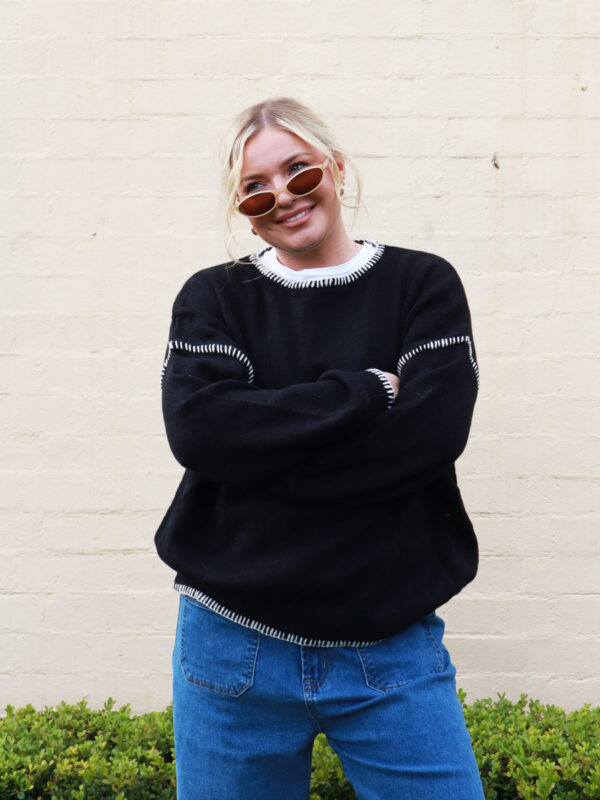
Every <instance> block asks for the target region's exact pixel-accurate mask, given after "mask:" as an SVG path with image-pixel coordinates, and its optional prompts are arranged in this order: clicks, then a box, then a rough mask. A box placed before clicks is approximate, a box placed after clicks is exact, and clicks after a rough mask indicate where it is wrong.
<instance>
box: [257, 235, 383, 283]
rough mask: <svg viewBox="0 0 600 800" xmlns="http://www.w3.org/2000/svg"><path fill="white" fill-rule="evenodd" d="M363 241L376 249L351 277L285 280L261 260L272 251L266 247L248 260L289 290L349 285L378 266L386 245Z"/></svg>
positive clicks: (335, 276) (266, 275) (336, 276)
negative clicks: (268, 251)
mask: <svg viewBox="0 0 600 800" xmlns="http://www.w3.org/2000/svg"><path fill="white" fill-rule="evenodd" d="M361 241H363V242H367V243H368V244H372V245H373V246H374V247H375V248H376V249H375V252H374V253H373V255H372V256H371V257H370V258H369V260H368V261H365V263H364V264H361V265H360V267H357V268H356V269H355V270H354V271H353V272H351V273H350V274H349V275H334V276H333V277H331V278H311V279H309V280H292V279H291V278H284V277H283V275H279V274H278V273H277V272H274V271H273V270H272V269H270V268H269V267H268V266H267V265H266V264H265V263H264V262H263V261H262V260H261V256H262V255H263V254H264V253H266V252H267V250H269V249H270V248H269V247H265V249H264V250H261V251H260V252H259V253H252V254H251V255H250V256H248V258H249V259H250V261H251V262H252V263H253V264H254V266H255V267H256V269H257V270H258V271H259V272H261V273H262V274H263V275H264V276H265V277H267V278H270V279H271V280H273V281H275V283H279V284H280V285H281V286H286V287H287V288H288V289H304V288H305V287H314V286H319V287H324V286H341V285H344V284H347V283H352V282H353V281H355V280H356V279H357V278H360V276H361V275H364V273H365V272H367V271H368V270H370V269H371V267H372V266H373V264H376V263H377V261H379V259H380V258H381V256H382V254H383V251H384V248H385V245H383V244H381V242H376V241H373V240H372V239H362V240H361Z"/></svg>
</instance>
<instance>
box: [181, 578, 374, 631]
mask: <svg viewBox="0 0 600 800" xmlns="http://www.w3.org/2000/svg"><path fill="white" fill-rule="evenodd" d="M174 588H175V589H176V590H177V591H178V592H179V593H180V594H184V595H186V597H191V598H193V599H194V600H197V601H198V603H201V604H202V605H203V606H206V608H209V609H210V610H211V611H214V612H215V614H219V615H220V616H222V617H226V618H227V619H228V620H230V621H231V622H237V624H238V625H243V626H244V628H251V629H252V630H254V631H258V632H259V633H264V634H265V635H266V636H273V637H274V638H275V639H282V640H283V641H285V642H291V643H292V644H301V645H305V646H307V647H370V646H371V645H373V644H377V643H378V642H381V641H383V640H382V639H377V641H370V642H346V641H338V642H332V641H329V640H328V639H307V638H305V637H304V636H296V635H295V634H293V633H284V632H283V631H279V630H277V628H271V627H270V626H269V625H264V624H263V623H262V622H256V621H255V620H252V619H249V618H248V617H244V616H243V615H242V614H236V612H235V611H231V610H230V609H228V608H226V607H225V606H223V605H221V603H218V602H217V601H216V600H213V599H212V597H209V596H208V595H207V594H204V592H201V591H200V590H199V589H194V588H192V587H191V586H186V584H185V583H177V582H175V584H174Z"/></svg>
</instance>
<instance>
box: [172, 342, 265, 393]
mask: <svg viewBox="0 0 600 800" xmlns="http://www.w3.org/2000/svg"><path fill="white" fill-rule="evenodd" d="M177 350H179V351H184V352H186V353H218V354H220V355H226V356H232V357H233V358H237V359H238V361H241V362H242V364H244V366H245V367H247V369H248V383H253V382H254V367H253V366H252V362H251V361H250V359H249V358H248V356H247V355H245V354H244V353H242V351H241V350H238V348H237V347H233V345H230V344H190V343H189V342H180V341H170V342H169V345H168V353H167V357H166V358H165V363H164V364H163V367H162V372H161V376H160V383H161V386H162V383H163V380H164V377H165V372H166V371H167V365H168V363H169V360H170V358H171V354H172V353H173V351H177Z"/></svg>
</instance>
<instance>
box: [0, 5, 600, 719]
mask: <svg viewBox="0 0 600 800" xmlns="http://www.w3.org/2000/svg"><path fill="white" fill-rule="evenodd" d="M0 39H1V42H0V61H1V67H0V72H1V79H0V83H1V87H2V98H3V99H2V102H1V116H2V132H1V134H0V175H1V184H0V191H1V193H2V201H3V202H2V214H1V221H0V246H1V248H2V256H1V264H2V274H1V278H0V281H1V284H0V296H1V297H2V312H1V317H0V330H1V335H2V343H1V348H0V358H1V370H0V376H1V380H2V387H1V389H0V392H1V395H0V401H1V405H2V415H1V422H0V424H1V426H2V456H3V457H2V479H1V483H0V486H1V490H0V525H1V528H0V533H1V541H0V548H1V552H0V653H1V654H2V657H1V658H0V707H3V706H4V705H5V704H6V703H12V704H23V703H26V702H32V703H34V704H36V705H43V704H54V703H56V702H59V701H61V700H63V699H64V700H68V701H76V700H79V699H81V697H83V696H85V697H87V698H88V699H89V700H90V701H91V702H92V703H93V704H96V705H99V704H101V703H102V702H103V701H104V700H105V699H106V697H108V696H109V695H112V696H113V697H115V698H116V700H117V702H118V703H125V702H131V704H132V706H133V708H134V709H135V710H145V709H155V708H162V707H164V706H165V705H166V703H167V702H168V701H169V698H170V654H171V647H172V637H173V630H174V624H175V615H176V596H175V595H174V593H173V591H172V590H171V581H172V574H171V572H170V571H169V569H168V568H166V567H165V566H164V565H162V564H161V563H160V562H159V560H158V558H157V557H156V556H155V553H154V549H153V541H152V538H153V534H154V530H155V529H156V527H157V525H158V523H159V521H160V519H161V516H162V514H163V512H164V510H165V509H166V507H167V504H168V503H169V501H170V499H171V496H172V494H173V492H174V490H175V488H176V485H177V483H178V479H179V475H180V469H179V467H178V466H177V464H176V463H175V461H174V460H173V458H172V457H171V455H170V452H169V450H168V447H167V444H166V441H165V437H164V434H163V429H162V420H161V413H160V399H159V376H160V370H161V364H162V358H163V353H164V347H165V344H166V337H167V330H168V324H169V315H170V307H171V303H172V300H173V297H174V295H175V293H176V291H177V290H178V288H179V287H180V285H181V283H182V282H183V280H184V279H185V278H186V277H187V276H188V275H189V274H191V273H192V272H193V271H195V270H197V269H199V268H201V267H203V266H209V265H211V264H213V263H217V262H219V261H222V260H224V245H223V236H222V233H221V231H220V230H219V218H218V212H217V209H216V207H215V197H216V193H217V190H218V162H217V158H216V153H217V149H218V143H219V137H220V135H221V132H222V130H223V128H224V125H225V124H226V121H227V120H228V119H229V117H230V115H231V114H232V113H233V112H235V111H237V110H239V109H240V108H242V107H244V106H246V105H248V104H250V103H251V102H255V101H257V100H259V99H262V98H263V97H266V96H270V95H275V94H291V95H295V96H298V97H299V98H301V99H303V100H304V101H305V102H307V103H309V104H310V105H312V106H313V107H315V108H316V109H317V110H318V111H320V112H321V113H323V114H324V115H325V116H326V118H327V120H328V121H329V122H330V124H331V126H332V127H333V128H334V129H335V130H336V131H337V132H338V134H339V138H340V140H341V141H342V142H343V143H344V144H345V145H346V147H347V149H348V150H349V151H350V152H352V153H354V154H355V155H356V158H357V162H358V164H359V166H360V169H361V172H362V176H363V180H364V184H365V201H366V206H367V209H368V213H367V212H361V214H360V216H359V219H358V222H357V225H356V234H357V235H361V234H367V235H370V236H373V237H378V238H380V239H382V240H384V241H387V242H389V243H391V244H401V245H405V246H409V247H415V248H419V249H425V250H430V251H433V252H437V253H439V254H441V255H443V256H445V257H446V258H447V259H448V260H450V261H451V262H452V263H453V264H454V265H455V266H456V268H457V269H458V271H459V273H460V274H461V276H462V278H463V281H464V283H465V285H466V288H467V292H468V295H469V298H470V303H471V307H472V312H473V318H474V330H475V336H476V343H477V347H478V357H479V362H480V370H481V380H482V383H481V394H480V398H479V403H478V407H477V411H476V416H475V419H474V424H473V430H472V438H471V442H470V445H469V448H468V449H467V451H466V453H465V455H464V456H463V457H462V458H461V460H460V462H459V465H458V468H459V473H460V479H461V486H462V489H463V495H464V497H465V500H466V504H467V507H468V508H469V510H470V512H471V513H472V516H473V519H474V522H475V524H476V528H477V531H478V534H479V540H480V548H481V556H482V559H481V567H480V572H479V575H478V577H477V579H476V581H475V582H474V583H473V584H472V585H471V586H469V587H468V589H466V590H465V591H464V592H463V593H462V594H461V595H460V596H459V597H458V598H455V599H454V600H453V601H452V602H451V603H450V604H448V606H447V607H445V608H444V609H443V610H442V613H443V615H444V616H445V617H446V620H447V640H448V644H449V647H450V649H451V652H452V653H453V657H454V661H455V662H456V664H457V666H458V670H459V681H458V682H459V685H461V686H462V687H463V688H465V689H466V690H467V691H468V693H469V696H470V698H471V699H473V698H474V697H476V696H488V695H493V694H494V693H495V692H497V691H506V692H507V693H508V694H509V695H510V696H512V697H515V696H518V695H519V694H520V692H522V691H525V692H528V693H530V694H532V695H533V696H535V697H539V698H540V699H542V700H543V701H545V702H558V703H561V704H563V705H564V706H566V707H569V708H572V707H577V706H579V705H581V704H582V703H584V702H592V703H598V702H600V679H599V678H598V664H600V589H599V585H600V581H599V577H600V570H599V563H598V549H599V547H598V546H599V544H600V532H599V527H598V495H599V491H598V453H599V450H598V431H599V426H598V404H597V400H598V369H597V361H596V354H597V352H598V345H599V329H598V325H597V313H596V312H597V298H598V294H599V291H598V290H599V288H600V286H599V281H600V279H599V276H598V271H597V263H598V255H599V235H598V220H599V219H600V208H599V204H598V199H597V195H598V187H599V186H600V169H599V164H600V157H599V154H598V142H599V141H600V102H599V92H600V41H599V39H600V6H599V4H598V3H597V2H596V0H572V1H568V0H565V1H564V2H549V1H548V0H539V1H538V0H516V2H515V1H512V0H489V2H485V3H481V2H475V0H453V1H451V2H442V1H441V0H440V1H439V2H438V0H418V1H415V2H410V3H408V2H407V3H398V2H397V0H374V1H373V2H371V3H370V4H368V6H367V4H366V3H364V2H358V0H348V2H346V3H344V4H341V5H340V4H339V3H337V2H334V1H333V0H319V2H316V0H253V2H249V0H248V1H246V2H242V0H232V1H231V2H229V0H226V1H225V2H222V1H219V2H217V1H216V0H205V1H204V2H183V0H182V1H181V2H180V1H179V0H175V1H174V0H162V1H161V2H158V1H157V0H151V1H147V2H141V0H140V1H138V0H86V2H81V0H75V1H74V2H58V1H55V0H20V2H10V1H9V2H0ZM255 247H256V240H254V241H251V237H248V236H246V235H245V234H244V235H242V236H241V238H240V243H239V249H238V252H239V253H242V252H245V251H246V249H247V248H255Z"/></svg>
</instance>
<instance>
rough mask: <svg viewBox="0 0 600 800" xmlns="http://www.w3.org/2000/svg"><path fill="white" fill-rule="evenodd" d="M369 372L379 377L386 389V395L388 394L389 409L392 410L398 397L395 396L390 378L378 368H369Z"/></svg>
mask: <svg viewBox="0 0 600 800" xmlns="http://www.w3.org/2000/svg"><path fill="white" fill-rule="evenodd" d="M367 372H372V373H373V375H377V377H378V378H379V380H380V381H381V383H382V384H383V388H384V389H385V393H386V394H387V407H388V408H390V406H391V405H392V403H393V402H394V400H395V399H396V395H395V394H394V387H393V386H392V384H391V382H390V380H389V378H386V376H385V375H384V374H383V372H382V371H381V370H380V369H377V368H376V367H369V368H368V369H367Z"/></svg>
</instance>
